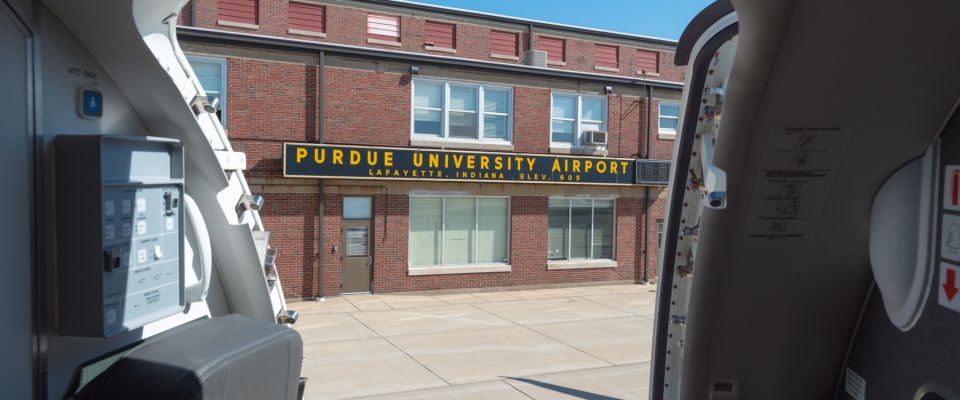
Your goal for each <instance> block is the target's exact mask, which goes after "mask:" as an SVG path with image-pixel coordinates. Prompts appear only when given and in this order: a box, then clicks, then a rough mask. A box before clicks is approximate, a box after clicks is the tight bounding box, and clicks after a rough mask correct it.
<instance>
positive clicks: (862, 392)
mask: <svg viewBox="0 0 960 400" xmlns="http://www.w3.org/2000/svg"><path fill="white" fill-rule="evenodd" d="M846 375H847V379H846V381H845V382H844V384H843V389H844V390H845V391H846V392H847V394H849V395H850V397H853V398H854V399H855V400H864V399H865V398H866V397H867V380H866V379H863V377H861V376H860V375H857V373H856V372H853V370H852V369H850V368H847V374H846Z"/></svg>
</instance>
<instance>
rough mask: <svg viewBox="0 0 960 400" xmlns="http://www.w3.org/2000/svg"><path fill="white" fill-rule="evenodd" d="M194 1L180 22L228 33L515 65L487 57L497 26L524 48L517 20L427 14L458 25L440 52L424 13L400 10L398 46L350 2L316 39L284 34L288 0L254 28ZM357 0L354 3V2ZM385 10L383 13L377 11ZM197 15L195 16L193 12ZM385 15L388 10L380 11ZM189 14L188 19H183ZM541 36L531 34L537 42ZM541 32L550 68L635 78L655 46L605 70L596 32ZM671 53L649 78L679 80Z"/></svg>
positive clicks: (276, 3)
mask: <svg viewBox="0 0 960 400" xmlns="http://www.w3.org/2000/svg"><path fill="white" fill-rule="evenodd" d="M194 2H196V11H195V13H194V12H192V10H193V6H192V2H191V3H188V4H187V5H186V6H185V7H184V11H183V12H182V13H181V16H182V17H181V19H180V21H181V22H180V24H181V25H189V26H195V27H199V28H208V29H219V30H224V31H231V32H243V33H254V34H258V35H268V36H277V37H289V38H294V39H300V40H315V41H324V42H331V43H340V44H348V45H353V46H368V47H375V48H380V49H387V50H402V51H412V52H420V53H427V54H435V55H443V56H452V57H462V58H469V59H474V60H484V61H494V62H502V63H510V64H517V63H519V61H512V60H504V59H500V58H492V57H490V45H489V37H490V29H496V30H507V31H510V30H515V31H516V32H519V33H520V54H521V55H522V54H523V52H524V51H525V50H528V46H527V43H528V40H527V33H526V32H525V29H526V28H525V27H522V26H520V25H518V26H517V27H516V28H515V29H504V28H502V27H499V26H498V27H491V26H487V25H483V24H482V23H463V22H459V21H449V20H444V19H442V18H439V19H438V18H431V19H432V20H438V21H442V22H453V23H456V25H457V53H456V54H449V53H445V52H435V51H429V50H426V49H425V48H424V37H425V35H424V32H423V23H424V21H425V20H426V18H423V17H419V16H411V15H404V14H402V13H398V14H394V15H400V17H401V21H400V36H401V46H400V47H394V46H385V45H380V44H372V43H367V37H366V15H367V13H368V11H367V10H365V9H362V8H355V7H343V6H333V5H329V4H328V5H326V7H327V32H326V37H324V38H317V37H314V36H304V35H297V34H289V33H288V26H287V5H288V1H287V0H261V1H260V10H259V21H260V22H259V29H249V28H238V27H230V26H223V25H218V24H217V0H194ZM358 5H359V4H358ZM377 12H378V13H382V14H384V13H385V12H381V11H377ZM192 14H196V15H192ZM385 14H389V13H385ZM187 15H189V16H190V17H191V18H186V16H187ZM539 36H540V35H539V34H537V33H536V32H535V33H534V40H535V41H536V40H537V38H538V37H539ZM545 36H549V37H557V38H564V39H566V46H567V50H566V51H567V61H566V64H567V65H566V66H557V65H551V66H549V68H557V69H565V70H572V71H581V72H591V73H600V74H611V75H620V76H631V77H637V76H638V75H636V68H634V54H635V51H636V49H638V48H645V49H648V50H657V49H654V48H649V47H643V46H642V45H639V44H638V46H627V45H618V46H619V48H620V71H619V72H615V73H614V72H607V71H598V70H596V69H595V68H594V55H593V49H594V44H595V43H601V44H614V43H611V42H609V41H608V40H605V39H604V38H603V37H600V36H598V37H597V40H596V41H591V40H582V39H577V38H572V37H565V36H563V35H557V34H554V33H553V32H551V33H550V34H547V35H545ZM673 58H674V54H673V53H671V52H666V51H660V76H655V77H651V79H657V80H667V81H674V82H682V81H683V71H684V70H685V68H684V67H676V66H674V65H673Z"/></svg>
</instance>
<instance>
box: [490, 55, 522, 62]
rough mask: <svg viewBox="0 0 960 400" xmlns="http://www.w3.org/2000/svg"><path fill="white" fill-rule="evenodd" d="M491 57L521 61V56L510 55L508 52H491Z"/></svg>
mask: <svg viewBox="0 0 960 400" xmlns="http://www.w3.org/2000/svg"><path fill="white" fill-rule="evenodd" d="M490 58H496V59H498V60H510V61H520V57H517V56H508V55H506V54H493V53H490Z"/></svg>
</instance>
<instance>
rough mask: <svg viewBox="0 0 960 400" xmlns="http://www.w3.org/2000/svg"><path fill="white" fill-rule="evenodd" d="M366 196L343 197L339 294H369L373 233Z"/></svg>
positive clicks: (368, 198)
mask: <svg viewBox="0 0 960 400" xmlns="http://www.w3.org/2000/svg"><path fill="white" fill-rule="evenodd" d="M372 200H373V199H371V198H370V197H344V198H343V241H342V243H343V253H342V254H343V256H342V259H343V261H342V262H341V263H340V264H341V266H340V291H341V292H342V293H369V292H370V284H371V282H372V279H371V278H372V277H373V248H372V246H371V243H372V242H373V240H372V238H373V234H372V233H373V232H371V226H370V217H371V215H372V205H373V204H372V203H373V201H372Z"/></svg>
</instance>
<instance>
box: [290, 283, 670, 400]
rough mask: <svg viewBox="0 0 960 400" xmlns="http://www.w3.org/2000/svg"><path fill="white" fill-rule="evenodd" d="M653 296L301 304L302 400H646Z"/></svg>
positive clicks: (354, 299)
mask: <svg viewBox="0 0 960 400" xmlns="http://www.w3.org/2000/svg"><path fill="white" fill-rule="evenodd" d="M653 289H654V286H643V285H617V286H592V287H579V288H565V289H543V290H527V291H515V292H487V293H473V294H452V295H438V296H414V295H346V296H342V297H335V298H330V299H327V300H326V301H324V302H323V303H312V302H307V303H299V304H296V306H294V307H291V308H295V309H296V310H297V311H299V312H300V320H299V321H298V322H297V324H296V325H295V327H296V329H297V330H298V331H299V332H300V334H301V335H302V336H303V341H304V345H305V349H304V353H305V359H304V362H303V372H302V374H303V375H304V376H306V377H308V378H310V381H309V382H308V383H307V390H306V394H305V396H304V397H305V398H307V399H354V398H363V399H384V400H385V399H393V400H399V399H418V400H419V399H505V400H510V399H601V400H606V399H641V398H642V399H645V398H646V396H647V382H648V379H649V376H648V375H649V361H650V344H651V338H652V333H653V313H654V298H655V293H654V290H653Z"/></svg>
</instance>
